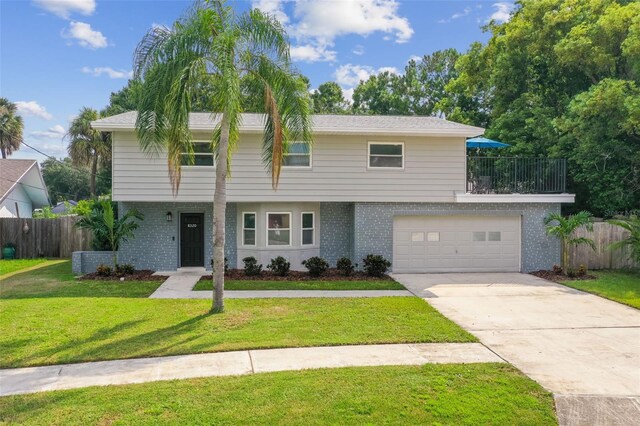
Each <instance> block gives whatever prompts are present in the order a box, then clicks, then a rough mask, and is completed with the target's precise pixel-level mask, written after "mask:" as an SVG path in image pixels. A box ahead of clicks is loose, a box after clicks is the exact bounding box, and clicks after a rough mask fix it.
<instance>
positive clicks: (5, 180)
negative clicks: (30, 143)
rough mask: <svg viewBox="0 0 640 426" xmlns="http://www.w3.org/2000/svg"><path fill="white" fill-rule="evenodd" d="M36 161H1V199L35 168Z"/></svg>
mask: <svg viewBox="0 0 640 426" xmlns="http://www.w3.org/2000/svg"><path fill="white" fill-rule="evenodd" d="M35 162H36V160H13V159H0V199H2V198H4V196H5V195H7V192H9V190H10V189H11V188H12V187H13V185H15V183H16V182H18V181H19V180H20V178H21V177H22V176H23V175H24V174H25V173H26V172H27V170H29V169H30V168H31V167H33V165H34V163H35Z"/></svg>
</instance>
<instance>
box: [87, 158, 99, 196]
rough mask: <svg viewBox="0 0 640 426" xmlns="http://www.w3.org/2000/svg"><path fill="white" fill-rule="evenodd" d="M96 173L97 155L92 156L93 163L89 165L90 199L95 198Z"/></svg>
mask: <svg viewBox="0 0 640 426" xmlns="http://www.w3.org/2000/svg"><path fill="white" fill-rule="evenodd" d="M97 172H98V155H97V154H94V155H93V162H92V163H91V178H90V180H89V192H90V193H91V198H96V173H97Z"/></svg>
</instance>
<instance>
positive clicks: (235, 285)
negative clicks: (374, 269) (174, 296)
mask: <svg viewBox="0 0 640 426" xmlns="http://www.w3.org/2000/svg"><path fill="white" fill-rule="evenodd" d="M193 289H194V290H196V291H200V290H213V282H212V280H211V278H207V279H205V278H201V279H200V281H198V283H197V284H196V285H195V287H194V288H193ZM224 289H225V290H325V291H328V290H406V289H405V288H404V286H403V285H402V284H400V283H398V282H396V281H393V280H388V279H383V280H373V279H371V280H357V281H356V280H349V281H344V280H334V281H326V280H324V279H323V278H322V277H320V278H316V279H315V280H301V281H289V280H286V281H284V280H280V281H278V280H273V281H267V280H250V279H244V280H231V279H226V280H225V282H224Z"/></svg>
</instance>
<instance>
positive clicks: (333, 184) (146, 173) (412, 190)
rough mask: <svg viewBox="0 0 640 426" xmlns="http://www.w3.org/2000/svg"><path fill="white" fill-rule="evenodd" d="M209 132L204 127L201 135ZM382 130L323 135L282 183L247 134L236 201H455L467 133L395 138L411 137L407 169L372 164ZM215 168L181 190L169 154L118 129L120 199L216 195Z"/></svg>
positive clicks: (187, 178) (235, 182) (188, 177)
mask: <svg viewBox="0 0 640 426" xmlns="http://www.w3.org/2000/svg"><path fill="white" fill-rule="evenodd" d="M201 137H202V136H200V135H198V138H201ZM369 141H384V140H381V139H380V137H379V136H378V137H370V138H369V137H366V136H318V137H317V138H316V140H315V142H314V146H313V164H312V167H311V168H310V169H286V168H285V169H283V170H282V175H281V178H280V186H279V188H278V190H277V191H274V190H273V189H272V188H271V177H270V175H269V174H268V172H267V171H266V170H265V168H264V166H263V165H262V162H261V147H260V143H261V141H260V137H259V136H258V135H242V139H241V141H240V143H239V145H238V149H237V151H236V152H235V153H234V156H233V160H232V163H231V177H230V180H229V182H228V186H227V199H228V201H229V202H243V201H246V202H250V201H251V202H255V201H309V202H312V201H316V202H317V201H363V202H364V201H413V202H419V201H422V202H452V201H454V192H455V191H463V190H464V189H465V182H464V181H465V154H466V152H465V142H464V138H446V137H433V138H418V137H405V138H393V139H390V140H389V141H390V142H404V146H405V164H404V169H403V170H368V169H367V161H368V157H367V154H368V152H367V142H369ZM214 182H215V171H214V169H213V168H209V167H183V169H182V180H181V184H180V189H179V191H178V194H177V197H175V198H174V197H173V195H172V192H171V185H170V182H169V176H168V167H167V160H166V157H165V156H164V155H160V156H156V157H150V156H148V155H146V154H144V153H143V152H141V150H140V148H139V145H138V141H137V139H136V137H135V135H134V134H133V133H132V132H115V133H114V136H113V198H114V200H118V201H211V200H212V198H213V191H214Z"/></svg>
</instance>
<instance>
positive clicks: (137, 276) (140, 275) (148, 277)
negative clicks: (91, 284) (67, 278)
mask: <svg viewBox="0 0 640 426" xmlns="http://www.w3.org/2000/svg"><path fill="white" fill-rule="evenodd" d="M154 272H155V271H151V270H149V269H143V270H140V271H134V272H133V274H126V275H111V276H108V277H104V276H101V275H98V273H97V272H92V273H90V274H87V275H83V276H82V277H80V279H81V280H96V281H114V280H119V279H120V278H124V281H164V280H166V279H167V278H169V277H165V276H162V275H152V274H153V273H154Z"/></svg>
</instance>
